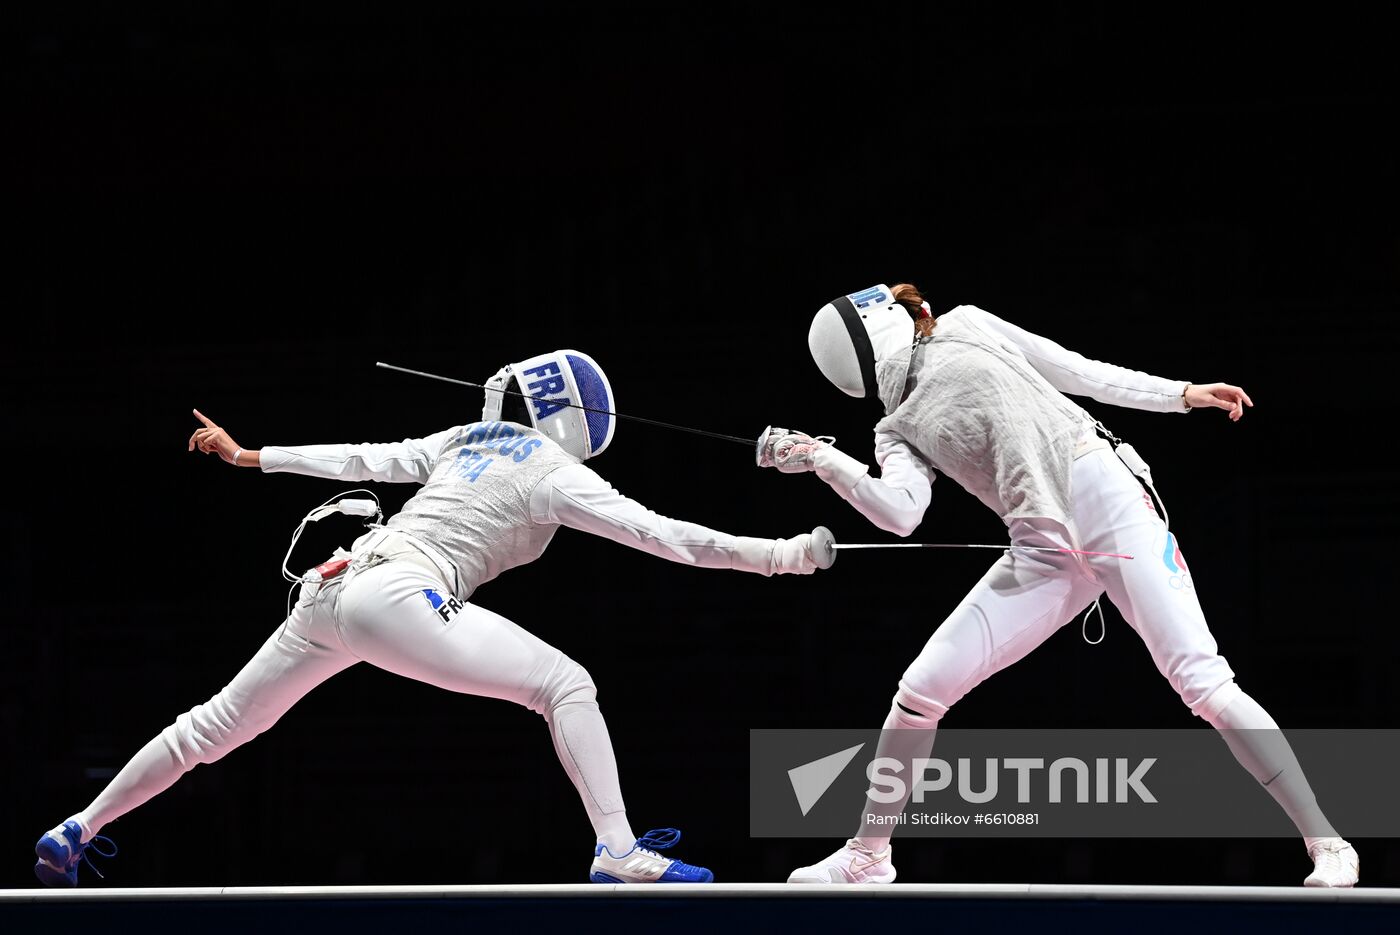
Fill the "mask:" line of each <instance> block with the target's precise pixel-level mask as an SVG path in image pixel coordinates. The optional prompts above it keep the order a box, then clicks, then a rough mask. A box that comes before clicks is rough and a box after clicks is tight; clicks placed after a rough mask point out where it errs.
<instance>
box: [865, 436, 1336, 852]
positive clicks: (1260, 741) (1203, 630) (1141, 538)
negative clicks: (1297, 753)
mask: <svg viewBox="0 0 1400 935" xmlns="http://www.w3.org/2000/svg"><path fill="white" fill-rule="evenodd" d="M1073 485H1074V486H1073V490H1074V521H1075V525H1076V526H1077V527H1078V530H1079V533H1080V536H1081V540H1082V545H1081V546H1079V547H1080V548H1083V549H1086V550H1089V551H1095V552H1112V553H1116V554H1121V555H1132V556H1135V558H1134V560H1133V561H1126V560H1123V559H1113V558H1102V557H1094V558H1088V559H1084V558H1081V557H1078V556H1070V555H1060V554H1054V553H1045V552H1026V551H1018V550H1011V551H1008V552H1006V553H1005V554H1004V555H1003V556H1002V557H1001V558H1000V559H998V560H997V562H996V564H994V565H993V566H992V567H991V569H990V570H989V571H988V572H987V573H986V575H984V576H983V578H982V580H981V581H979V582H978V583H977V585H976V586H975V587H973V589H972V591H971V592H970V593H969V594H968V595H967V597H965V598H964V599H963V601H962V602H961V603H960V604H959V605H958V606H957V608H956V609H955V610H954V611H953V612H952V614H951V615H950V616H949V617H948V619H947V620H945V621H944V622H943V624H942V626H940V627H939V628H938V630H937V631H935V632H934V634H933V636H932V637H931V638H930V639H929V641H928V643H927V644H926V645H925V646H924V648H923V651H922V652H920V653H919V656H918V658H917V659H915V660H914V662H913V664H912V665H910V666H909V668H908V669H907V670H906V671H905V673H904V677H903V678H901V679H900V682H899V690H898V691H897V692H896V693H895V696H894V701H893V704H892V705H891V707H890V712H889V714H888V716H887V717H886V719H885V724H884V727H885V731H884V733H883V734H882V735H881V741H880V746H879V749H878V750H877V754H876V755H877V756H888V757H892V758H894V759H896V760H898V761H899V762H900V763H902V764H904V771H903V774H904V775H906V776H907V775H909V769H910V766H909V764H910V762H911V761H912V760H913V759H916V758H921V757H928V755H929V752H930V751H931V750H932V748H933V740H934V733H935V729H936V728H937V726H938V721H939V719H940V718H942V716H943V715H944V714H945V713H947V711H948V708H950V707H951V706H952V705H953V704H954V703H956V702H957V701H958V700H959V699H960V698H962V697H963V695H965V694H967V693H968V692H969V691H970V690H971V689H972V688H973V686H975V685H977V684H978V683H980V682H982V681H983V680H984V679H986V678H988V677H989V676H991V675H993V674H994V673H996V672H998V671H1000V670H1002V669H1004V668H1006V667H1007V666H1009V665H1011V664H1012V663H1013V662H1015V661H1017V660H1018V659H1021V658H1022V657H1024V656H1025V655H1026V654H1027V653H1029V652H1030V651H1031V650H1033V649H1035V648H1036V647H1037V646H1039V645H1040V644H1041V643H1042V642H1044V641H1045V640H1046V639H1047V638H1048V637H1049V636H1050V634H1052V633H1054V632H1055V631H1056V630H1058V629H1059V628H1060V627H1062V626H1064V625H1065V624H1066V623H1068V622H1069V621H1070V620H1072V619H1074V618H1075V617H1076V616H1077V615H1078V613H1079V612H1080V611H1082V610H1083V609H1084V608H1085V607H1086V606H1087V605H1089V604H1090V603H1091V602H1092V601H1094V600H1095V598H1097V597H1098V596H1099V595H1100V594H1101V593H1104V592H1107V595H1108V597H1109V599H1110V600H1111V601H1112V602H1113V604H1114V606H1115V607H1117V608H1118V610H1119V612H1120V613H1121V614H1122V615H1123V618H1124V619H1125V620H1126V621H1127V622H1128V625H1129V626H1131V627H1132V628H1133V629H1134V630H1135V631H1137V634H1138V635H1139V636H1140V637H1141V638H1142V641H1143V642H1144V643H1145V644H1146V645H1147V649H1148V651H1149V652H1150V653H1151V655H1152V661H1153V662H1154V663H1155V664H1156V666H1157V670H1158V671H1159V672H1161V673H1162V675H1164V676H1165V677H1166V678H1167V681H1168V682H1169V683H1170V684H1171V686H1172V688H1173V689H1175V690H1176V692H1177V694H1178V695H1180V696H1181V700H1182V701H1183V702H1185V704H1186V706H1187V707H1188V708H1190V709H1191V711H1192V712H1193V713H1194V714H1197V715H1199V716H1200V717H1202V718H1204V719H1205V720H1206V721H1207V722H1208V723H1210V724H1211V725H1212V726H1214V727H1216V728H1217V729H1219V730H1220V731H1221V734H1222V736H1223V737H1224V738H1225V740H1226V742H1227V744H1228V745H1229V746H1230V749H1231V751H1232V752H1233V753H1234V755H1235V757H1236V759H1238V760H1239V761H1240V763H1241V765H1243V766H1244V767H1245V768H1246V769H1247V770H1249V772H1250V773H1251V775H1253V776H1254V777H1255V779H1257V780H1258V781H1259V782H1260V783H1262V784H1264V786H1265V788H1266V789H1268V791H1269V793H1270V794H1271V795H1273V797H1274V798H1275V800H1276V801H1278V803H1279V804H1280V805H1281V806H1282V807H1283V809H1284V811H1286V812H1287V813H1288V816H1289V817H1290V818H1291V819H1292V820H1293V822H1294V824H1295V825H1297V826H1298V829H1299V831H1300V832H1301V833H1302V834H1303V835H1304V837H1305V839H1306V840H1307V841H1309V842H1311V841H1312V840H1314V839H1316V838H1319V837H1331V836H1333V835H1334V834H1335V832H1333V831H1332V829H1331V826H1330V825H1328V824H1327V821H1326V819H1325V818H1324V817H1323V816H1322V814H1321V812H1320V810H1319V809H1318V807H1317V804H1316V801H1315V799H1314V797H1313V793H1312V790H1311V789H1310V788H1309V786H1308V783H1307V780H1306V778H1305V777H1304V776H1303V771H1302V768H1301V767H1300V766H1299V765H1298V761H1297V759H1296V757H1294V755H1293V751H1292V749H1291V748H1290V747H1289V745H1288V742H1287V741H1286V740H1285V739H1284V738H1283V735H1282V733H1280V732H1279V731H1278V725H1277V724H1275V723H1274V722H1273V720H1272V719H1271V718H1270V717H1269V716H1268V714H1267V713H1266V712H1265V711H1264V709H1263V708H1262V707H1260V706H1259V704H1258V703H1257V702H1255V701H1254V699H1252V698H1250V697H1249V696H1248V695H1246V694H1245V693H1244V692H1243V691H1241V690H1240V688H1239V687H1238V686H1237V685H1236V684H1235V682H1234V677H1235V674H1234V672H1233V671H1232V670H1231V669H1230V667H1229V665H1228V664H1227V663H1226V662H1225V659H1224V657H1222V656H1221V655H1220V653H1219V651H1218V649H1217V648H1216V643H1215V638H1214V637H1213V636H1211V633H1210V630H1209V628H1208V627H1207V626H1206V620H1205V615H1204V614H1203V613H1202V612H1201V605H1200V602H1199V601H1198V600H1197V599H1196V592H1195V589H1194V585H1193V584H1192V581H1191V573H1190V571H1189V569H1188V568H1187V566H1186V562H1185V559H1184V558H1183V557H1182V555H1181V549H1180V547H1179V545H1178V544H1177V542H1176V537H1175V534H1173V533H1169V532H1168V531H1167V528H1166V526H1165V524H1164V523H1163V522H1162V519H1161V517H1160V516H1158V514H1157V511H1156V510H1155V509H1154V508H1153V506H1152V502H1151V500H1150V499H1148V497H1147V494H1146V492H1145V491H1144V490H1143V488H1142V486H1141V485H1140V484H1139V483H1138V481H1137V479H1136V478H1135V477H1133V475H1132V473H1131V472H1130V471H1129V470H1128V469H1127V468H1126V467H1125V466H1124V465H1123V463H1122V462H1121V461H1119V460H1118V457H1117V456H1116V455H1115V454H1114V453H1113V452H1112V450H1110V449H1106V448H1103V449H1095V450H1091V451H1089V452H1087V453H1085V454H1083V455H1082V456H1080V457H1079V458H1077V459H1076V460H1075V462H1074V470H1073ZM1011 535H1012V541H1013V542H1014V543H1015V544H1017V545H1037V546H1052V547H1067V546H1068V545H1069V543H1068V542H1067V541H1066V538H1065V535H1064V534H1063V532H1058V531H1056V530H1055V529H1054V528H1052V527H1048V526H1040V527H1037V526H1035V525H1034V524H1028V523H1016V522H1013V524H1012V526H1011ZM1261 728H1262V729H1261ZM908 785H910V784H907V783H906V786H908ZM906 801H907V800H901V801H899V802H895V803H888V804H880V803H877V802H875V801H874V800H873V799H871V800H869V801H868V802H867V808H866V812H865V814H866V815H873V816H875V818H874V819H873V820H872V819H863V820H862V825H861V830H860V831H859V832H858V834H857V837H858V838H859V839H860V840H861V842H862V843H863V844H865V845H866V846H867V847H870V848H871V849H873V850H876V851H879V850H883V849H884V847H885V846H886V845H887V844H888V843H889V837H890V831H889V830H888V829H889V828H892V827H895V825H894V824H893V822H892V821H890V820H889V818H888V816H890V815H898V814H899V813H901V812H902V811H903V810H904V806H905V804H906ZM882 819H884V820H883V821H882Z"/></svg>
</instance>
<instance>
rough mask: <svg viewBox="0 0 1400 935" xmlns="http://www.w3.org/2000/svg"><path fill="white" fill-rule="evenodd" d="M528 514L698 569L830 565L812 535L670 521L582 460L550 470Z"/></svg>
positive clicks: (795, 570) (787, 569) (793, 569)
mask: <svg viewBox="0 0 1400 935" xmlns="http://www.w3.org/2000/svg"><path fill="white" fill-rule="evenodd" d="M530 512H531V518H532V519H533V520H534V521H535V522H537V523H558V524H560V525H563V526H568V527H569V528H571V529H578V530H580V531H582V532H587V533H592V534H593V535H595V536H602V537H603V538H605V539H611V540H612V541H614V542H618V543H621V544H622V545H625V546H629V547H631V548H634V549H640V550H641V551H643V552H646V553H648V554H650V555H655V556H657V557H658V558H664V559H667V560H668V561H672V562H680V563H681V564H684V565H695V566H697V567H699V568H732V569H735V570H737V571H751V572H756V573H757V574H760V575H774V574H804V575H809V574H811V573H812V572H813V571H815V570H816V569H817V568H819V567H825V564H829V560H821V561H819V560H818V559H817V557H815V556H814V555H813V550H812V543H811V539H812V535H811V534H810V533H803V534H802V535H800V536H795V537H793V538H791V539H755V538H749V537H747V536H731V535H730V534H729V533H725V532H720V531H719V530H717V529H710V528H709V527H707V526H701V525H699V524H698V523H689V522H686V521H685V520H680V519H671V518H670V517H668V516H662V515H661V514H660V513H657V512H655V511H653V510H649V509H647V508H646V507H645V506H643V505H642V504H640V503H638V502H637V501H636V500H633V499H631V498H629V497H624V496H623V495H622V494H620V493H618V492H617V491H616V490H615V489H614V488H613V486H612V485H611V484H609V483H608V482H607V481H605V480H603V478H602V477H600V476H599V475H598V474H597V472H595V471H594V470H593V469H592V468H588V467H585V466H584V465H582V464H571V465H568V466H567V467H562V468H559V469H558V470H556V471H552V472H550V473H549V474H547V475H546V476H545V477H544V479H543V480H541V481H540V483H539V484H537V485H536V486H535V489H534V490H533V491H532V492H531V495H530Z"/></svg>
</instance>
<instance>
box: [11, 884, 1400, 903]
mask: <svg viewBox="0 0 1400 935" xmlns="http://www.w3.org/2000/svg"><path fill="white" fill-rule="evenodd" d="M561 897H563V898H572V899H577V898H587V899H600V898H603V899H605V898H609V897H622V898H633V897H640V898H647V899H657V898H662V899H665V898H671V899H675V898H695V897H701V898H707V899H790V898H804V899H809V898H819V899H828V898H831V899H841V898H851V897H859V898H875V899H911V898H917V899H1093V900H1142V901H1163V900H1165V901H1171V902H1177V901H1206V902H1324V903H1325V902H1338V903H1340V902H1345V903H1351V904H1355V903H1394V904H1396V905H1397V906H1400V889H1390V888H1369V889H1367V888H1361V889H1353V890H1328V889H1306V888H1304V887H1301V886H1078V885H1070V884H1050V883H896V884H894V885H891V886H792V885H788V884H785V883H708V884H705V883H673V884H663V885H650V886H648V885H634V886H624V885H599V884H592V883H557V884H529V885H527V884H520V885H506V886H223V887H221V886H207V887H170V888H119V887H107V888H97V889H76V890H51V889H31V890H0V903H15V902H64V901H69V900H79V901H81V900H94V901H104V900H134V901H145V900H185V899H188V900H226V899H249V900H274V899H552V898H561Z"/></svg>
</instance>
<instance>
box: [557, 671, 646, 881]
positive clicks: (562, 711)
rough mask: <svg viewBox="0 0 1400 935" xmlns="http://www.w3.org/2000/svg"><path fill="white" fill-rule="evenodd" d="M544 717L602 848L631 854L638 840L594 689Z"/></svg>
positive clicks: (579, 693)
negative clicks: (629, 822) (633, 831)
mask: <svg viewBox="0 0 1400 935" xmlns="http://www.w3.org/2000/svg"><path fill="white" fill-rule="evenodd" d="M545 717H546V720H548V722H549V732H550V735H551V736H552V737H553V738H554V749H555V752H557V753H558V754H559V762H560V763H562V764H563V765H564V771H565V772H566V773H568V774H569V779H571V780H573V783H574V788H576V789H578V793H579V797H580V798H582V799H583V807H584V809H585V810H586V811H587V812H588V820H589V821H591V822H592V823H593V831H594V833H595V834H597V836H598V843H599V844H604V845H606V846H607V848H608V850H609V851H610V852H611V853H612V854H613V855H614V856H621V855H622V854H625V853H627V852H628V851H629V850H631V849H632V845H633V844H634V843H636V840H637V838H636V836H635V835H634V834H632V826H631V825H630V824H628V822H627V809H626V807H625V806H624V805H623V802H622V784H621V782H620V781H619V780H618V778H617V759H616V757H614V755H613V748H612V738H611V737H609V736H608V725H607V722H605V721H604V720H603V713H602V711H600V710H599V708H598V702H597V701H595V700H594V696H593V691H592V690H591V686H590V689H589V690H588V691H576V692H573V693H571V694H570V695H568V696H566V697H565V698H564V699H563V700H562V701H561V702H560V703H559V704H558V705H556V706H555V707H554V708H553V709H551V710H550V711H549V712H547V713H546V715H545Z"/></svg>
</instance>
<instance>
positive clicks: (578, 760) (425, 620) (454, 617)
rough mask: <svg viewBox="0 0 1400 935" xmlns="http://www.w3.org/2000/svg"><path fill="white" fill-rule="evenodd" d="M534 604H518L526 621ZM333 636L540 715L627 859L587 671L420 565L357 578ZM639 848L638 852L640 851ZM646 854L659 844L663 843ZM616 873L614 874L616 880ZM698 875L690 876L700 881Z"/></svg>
mask: <svg viewBox="0 0 1400 935" xmlns="http://www.w3.org/2000/svg"><path fill="white" fill-rule="evenodd" d="M537 607H538V605H537V604H535V603H534V602H530V603H527V604H525V605H523V607H522V609H523V610H524V611H525V612H526V613H532V612H534V609H535V608H537ZM341 623H342V634H343V636H344V639H345V642H346V645H348V646H350V647H351V649H352V650H354V652H355V653H356V655H358V656H360V657H361V658H362V659H364V660H365V661H367V662H370V663H373V664H374V665H377V666H379V667H380V668H383V669H386V670H388V671H390V672H395V673H398V674H400V675H404V676H407V677H409V678H412V679H416V680H418V681H421V682H428V683H429V684H432V685H437V686H439V687H441V688H446V689H448V690H449V691H455V692H463V693H465V694H471V695H483V696H486V697H489V698H501V699H504V700H507V701H513V702H515V703H517V704H521V705H524V706H525V707H527V708H529V709H530V710H531V711H535V712H538V713H539V714H541V715H543V716H544V718H545V721H546V722H547V723H548V724H549V731H550V735H551V736H552V737H553V739H554V749H555V751H556V752H557V753H558V755H559V760H560V762H561V763H562V764H563V766H564V769H565V771H566V772H567V773H568V774H569V778H570V779H571V780H572V781H573V783H574V786H575V787H576V788H577V789H578V792H579V796H580V797H581V798H582V799H583V805H584V809H585V810H586V811H587V812H588V818H589V820H590V821H591V822H592V824H593V828H594V831H595V833H596V834H597V840H598V844H599V845H601V846H602V847H604V848H606V850H607V852H608V853H609V854H615V855H626V854H629V853H632V852H633V851H634V847H635V846H636V845H637V838H636V837H635V836H634V835H633V834H632V829H631V826H630V825H629V824H628V821H627V811H626V808H625V807H624V805H623V800H622V787H621V783H620V782H619V781H618V775H617V761H616V759H615V758H614V756H613V748H612V740H611V738H609V736H608V728H607V724H606V723H605V722H604V720H603V715H602V712H601V711H600V710H599V708H598V700H597V689H596V688H595V686H594V684H593V680H592V679H591V678H590V677H589V675H588V672H587V671H586V670H585V669H584V668H583V667H582V666H580V665H579V664H578V663H576V662H574V661H573V660H572V659H570V658H569V657H568V656H566V655H564V654H563V653H562V652H560V651H559V650H558V649H555V648H554V647H553V646H550V645H549V644H548V643H546V642H544V641H543V640H541V639H540V638H538V637H536V636H534V635H533V634H531V633H529V632H528V631H526V630H524V629H522V628H521V627H519V626H517V625H515V624H514V623H512V622H511V621H509V620H507V619H506V618H505V617H502V616H500V615H499V614H495V613H492V612H491V611H489V610H486V609H485V608H483V607H478V606H476V605H473V604H467V603H464V602H459V601H457V600H456V599H455V598H454V597H452V595H451V593H450V592H449V591H448V590H447V586H446V584H445V583H444V582H443V581H442V580H441V578H440V577H438V576H436V575H434V574H432V573H431V572H430V571H429V570H427V566H422V565H419V564H414V563H410V562H406V561H398V560H396V561H391V562H385V563H384V564H381V565H376V566H374V567H372V568H368V569H366V570H364V571H362V572H359V573H358V574H357V575H356V576H355V577H354V578H353V579H351V580H350V581H349V582H348V583H347V585H346V588H345V593H344V595H343V597H342V601H341ZM642 846H643V847H644V848H645V847H646V846H647V845H646V844H643V845H642ZM651 846H652V847H664V846H669V844H668V843H667V842H666V841H665V840H664V839H658V840H656V841H653V842H652V844H651ZM628 863H629V864H631V863H635V866H634V867H631V868H630V869H628V870H626V871H625V874H633V873H635V874H636V875H637V878H639V879H640V878H653V879H654V878H661V879H663V880H667V881H669V880H672V879H679V878H688V877H686V875H687V874H688V872H689V870H695V869H697V868H688V869H687V865H685V864H681V863H680V862H679V861H670V860H666V859H664V858H658V857H655V855H651V854H650V852H649V851H648V852H646V853H643V852H640V851H637V852H635V853H634V854H633V856H631V857H630V859H629V861H628ZM618 873H619V874H624V871H623V870H621V869H620V870H619V871H618ZM708 875H709V872H708V871H702V872H700V873H699V874H698V875H691V876H694V877H695V878H696V880H697V882H704V879H703V878H705V877H708Z"/></svg>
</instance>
